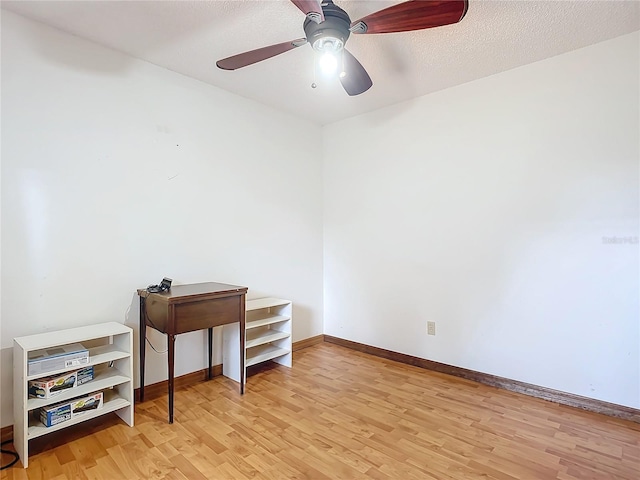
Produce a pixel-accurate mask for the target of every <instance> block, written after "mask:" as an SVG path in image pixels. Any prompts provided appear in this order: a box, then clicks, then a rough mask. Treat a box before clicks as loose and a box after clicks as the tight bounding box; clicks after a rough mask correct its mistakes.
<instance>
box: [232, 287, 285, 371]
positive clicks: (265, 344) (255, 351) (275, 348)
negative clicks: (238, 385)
mask: <svg viewBox="0 0 640 480" xmlns="http://www.w3.org/2000/svg"><path fill="white" fill-rule="evenodd" d="M245 312H246V326H245V348H244V351H243V352H242V354H244V355H245V369H246V368H247V367H251V366H253V365H257V364H258V363H262V362H265V361H267V360H273V361H274V362H276V363H279V364H280V365H284V366H286V367H291V321H292V304H291V301H290V300H284V299H282V298H273V297H267V298H258V299H254V300H247V302H246V307H245ZM239 336H240V327H239V324H230V325H225V326H224V327H223V353H222V354H223V359H222V371H223V374H224V375H225V376H227V377H229V378H231V379H233V380H235V381H236V382H239V381H240V367H239V365H240V358H239V357H238V355H239V352H238V348H237V346H236V345H237V344H238V342H239V341H240V338H239ZM245 379H246V372H245ZM245 381H246V380H245Z"/></svg>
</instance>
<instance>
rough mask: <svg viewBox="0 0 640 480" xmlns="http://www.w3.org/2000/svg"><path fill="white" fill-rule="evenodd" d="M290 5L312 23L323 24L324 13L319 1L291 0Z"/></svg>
mask: <svg viewBox="0 0 640 480" xmlns="http://www.w3.org/2000/svg"><path fill="white" fill-rule="evenodd" d="M291 3H293V4H294V5H295V6H296V7H298V8H299V9H300V11H301V12H302V13H304V14H305V15H306V16H307V17H309V18H310V19H311V20H313V21H314V22H316V23H320V22H324V13H322V6H321V5H320V1H319V0H291Z"/></svg>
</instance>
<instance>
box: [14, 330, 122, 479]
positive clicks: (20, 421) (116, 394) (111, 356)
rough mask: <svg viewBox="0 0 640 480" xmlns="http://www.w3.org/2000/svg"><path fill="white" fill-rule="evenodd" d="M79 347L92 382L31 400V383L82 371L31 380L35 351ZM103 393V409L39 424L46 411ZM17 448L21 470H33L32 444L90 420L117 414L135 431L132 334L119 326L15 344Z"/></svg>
mask: <svg viewBox="0 0 640 480" xmlns="http://www.w3.org/2000/svg"><path fill="white" fill-rule="evenodd" d="M76 343H81V344H83V345H85V347H87V349H88V350H89V364H88V365H83V367H86V366H93V368H94V377H93V380H91V381H89V382H87V383H84V384H83V385H79V386H76V387H74V388H71V389H69V390H67V391H65V392H63V393H61V394H59V395H56V396H54V397H52V398H30V397H29V380H35V379H38V378H42V377H45V376H47V377H48V376H51V375H58V374H64V373H66V372H70V371H73V370H77V369H78V368H79V367H77V366H74V367H70V368H63V369H57V370H52V371H48V372H47V373H46V374H37V375H28V374H27V372H28V362H29V358H30V355H31V354H32V352H34V351H37V350H43V349H50V348H53V347H60V346H64V345H72V344H76ZM96 392H102V393H103V406H102V407H101V408H99V409H97V410H94V411H91V412H86V413H83V415H81V416H78V417H72V418H71V419H69V420H66V421H64V422H61V423H58V424H56V425H53V426H51V427H46V426H45V425H43V424H42V422H41V421H40V419H39V415H38V412H39V410H40V409H41V408H42V407H46V406H49V405H53V404H56V403H60V402H64V401H66V400H71V399H73V398H76V397H81V396H85V395H89V394H91V393H96ZM13 396H14V398H13V444H14V447H15V449H16V451H17V452H18V455H19V456H20V460H21V461H22V465H23V466H24V468H27V467H28V465H29V440H32V439H34V438H37V437H40V436H42V435H46V434H49V433H52V432H56V431H58V430H62V429H63V428H67V427H70V426H72V425H76V424H78V423H81V422H84V421H86V420H90V419H92V418H96V417H99V416H101V415H105V414H107V413H110V412H115V413H116V414H117V415H118V416H119V417H120V418H121V419H122V420H124V422H125V423H127V424H128V425H130V426H133V413H134V406H133V404H134V396H133V330H131V328H129V327H127V326H125V325H122V324H120V323H116V322H108V323H101V324H97V325H90V326H85V327H78V328H71V329H67V330H59V331H55V332H47V333H41V334H36V335H29V336H24V337H17V338H14V340H13Z"/></svg>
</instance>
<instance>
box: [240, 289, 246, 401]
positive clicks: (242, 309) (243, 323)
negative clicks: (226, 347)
mask: <svg viewBox="0 0 640 480" xmlns="http://www.w3.org/2000/svg"><path fill="white" fill-rule="evenodd" d="M245 313H246V312H245V295H240V325H239V327H240V395H244V384H245V382H246V381H247V379H246V375H247V372H246V370H245V368H244V362H245V357H246V350H245V347H246V345H245V334H246V317H245Z"/></svg>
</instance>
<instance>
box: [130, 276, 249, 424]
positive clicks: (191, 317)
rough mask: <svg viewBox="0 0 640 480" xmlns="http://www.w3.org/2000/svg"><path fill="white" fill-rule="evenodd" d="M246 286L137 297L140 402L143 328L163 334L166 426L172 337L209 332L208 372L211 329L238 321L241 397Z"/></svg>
mask: <svg viewBox="0 0 640 480" xmlns="http://www.w3.org/2000/svg"><path fill="white" fill-rule="evenodd" d="M246 293H247V287H239V286H237V285H227V284H224V283H196V284H193V285H175V286H173V287H171V289H170V290H169V291H167V292H161V293H149V292H147V290H146V289H139V290H138V295H139V296H140V401H141V402H143V401H144V363H145V349H146V336H147V325H148V326H150V327H151V328H153V329H155V330H158V331H159V332H162V333H165V334H166V335H167V348H168V351H169V359H168V369H169V423H173V369H174V358H175V356H174V353H175V336H176V335H178V334H180V333H186V332H193V331H195V330H204V329H205V328H206V329H208V330H209V372H208V375H207V376H208V378H209V379H211V367H212V365H211V362H212V359H211V357H212V356H213V327H217V326H220V325H226V324H228V323H235V322H240V343H239V344H238V348H240V393H241V394H244V375H245V371H244V360H245V358H244V336H245V295H246Z"/></svg>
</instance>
